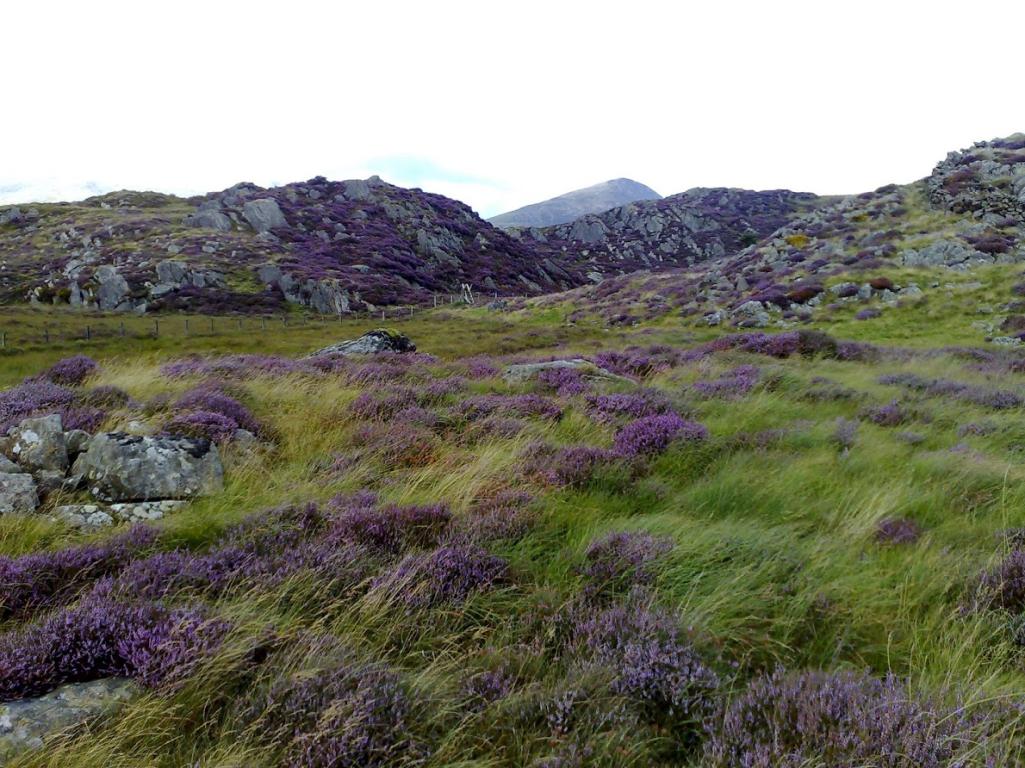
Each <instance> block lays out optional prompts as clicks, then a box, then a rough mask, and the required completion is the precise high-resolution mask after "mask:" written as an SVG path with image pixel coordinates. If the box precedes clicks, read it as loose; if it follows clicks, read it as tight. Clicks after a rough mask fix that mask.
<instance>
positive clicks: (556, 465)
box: [524, 443, 615, 487]
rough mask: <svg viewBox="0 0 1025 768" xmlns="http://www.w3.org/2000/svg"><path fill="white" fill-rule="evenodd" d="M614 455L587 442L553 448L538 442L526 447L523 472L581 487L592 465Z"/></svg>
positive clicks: (610, 458)
mask: <svg viewBox="0 0 1025 768" xmlns="http://www.w3.org/2000/svg"><path fill="white" fill-rule="evenodd" d="M614 458H615V454H614V453H613V452H612V451H609V450H607V449H605V448H595V447H594V446H590V445H570V446H564V447H561V448H553V447H551V446H548V445H545V444H544V443H538V444H534V445H532V446H530V447H528V449H527V455H526V464H525V466H524V472H525V473H526V474H528V475H532V476H536V477H539V478H541V479H542V481H543V482H546V483H548V484H550V485H569V486H575V487H581V486H584V485H586V484H587V483H588V482H589V481H590V480H591V478H592V477H593V476H594V472H595V470H596V469H598V468H599V467H600V466H602V465H603V464H605V463H607V462H609V461H611V460H612V459H614Z"/></svg>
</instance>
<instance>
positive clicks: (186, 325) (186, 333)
mask: <svg viewBox="0 0 1025 768" xmlns="http://www.w3.org/2000/svg"><path fill="white" fill-rule="evenodd" d="M185 335H186V336H188V335H189V318H187V317H186V318H185Z"/></svg>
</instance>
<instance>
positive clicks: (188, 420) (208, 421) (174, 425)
mask: <svg viewBox="0 0 1025 768" xmlns="http://www.w3.org/2000/svg"><path fill="white" fill-rule="evenodd" d="M237 429H238V424H236V423H235V422H234V421H233V420H232V419H230V418H228V417H227V416H222V415H221V414H219V413H211V412H210V411H190V412H189V413H183V414H181V415H178V416H175V417H174V418H172V419H170V420H169V421H167V422H166V423H165V424H164V426H163V428H162V429H161V430H160V433H161V434H163V435H174V436H185V437H200V438H204V439H206V440H210V441H211V442H214V443H226V442H228V441H229V440H231V439H232V438H233V437H234V436H235V431H236V430H237Z"/></svg>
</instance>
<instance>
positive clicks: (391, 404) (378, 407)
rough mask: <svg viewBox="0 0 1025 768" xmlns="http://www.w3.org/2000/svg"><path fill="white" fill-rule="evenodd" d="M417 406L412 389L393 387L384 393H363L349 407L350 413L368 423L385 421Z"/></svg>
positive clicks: (414, 392)
mask: <svg viewBox="0 0 1025 768" xmlns="http://www.w3.org/2000/svg"><path fill="white" fill-rule="evenodd" d="M415 405H416V391H415V390H414V389H412V388H411V387H392V388H388V389H386V390H384V391H383V392H363V393H361V394H360V395H359V396H357V397H356V399H355V400H353V401H352V403H351V404H350V405H349V412H350V413H352V414H353V415H354V416H356V418H359V419H365V420H367V421H385V420H387V419H390V418H392V416H394V415H395V414H396V413H398V412H399V411H402V410H405V409H406V408H411V407H413V406H415Z"/></svg>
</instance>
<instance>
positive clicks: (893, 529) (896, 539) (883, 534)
mask: <svg viewBox="0 0 1025 768" xmlns="http://www.w3.org/2000/svg"><path fill="white" fill-rule="evenodd" d="M921 535H922V529H921V528H920V527H919V525H918V523H916V522H915V521H914V520H909V519H908V518H906V517H888V518H886V519H884V520H880V521H879V524H878V525H877V526H876V533H875V538H876V541H878V542H880V543H884V544H914V543H915V542H916V541H918V539H919V537H920V536H921Z"/></svg>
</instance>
